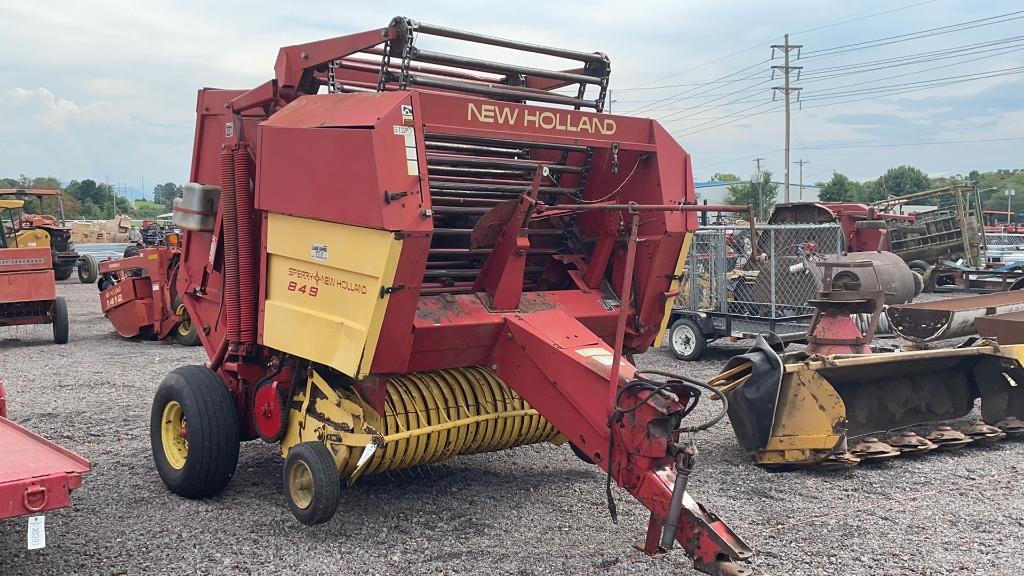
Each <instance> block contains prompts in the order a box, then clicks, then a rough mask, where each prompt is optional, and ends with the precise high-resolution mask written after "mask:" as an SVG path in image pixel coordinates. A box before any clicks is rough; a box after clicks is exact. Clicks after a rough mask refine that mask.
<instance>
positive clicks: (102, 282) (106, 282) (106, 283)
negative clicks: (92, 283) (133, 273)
mask: <svg viewBox="0 0 1024 576" xmlns="http://www.w3.org/2000/svg"><path fill="white" fill-rule="evenodd" d="M113 285H114V280H113V279H112V278H111V277H110V276H109V275H107V274H104V275H103V276H100V279H99V280H97V281H96V288H99V291H100V292H103V291H104V290H106V289H108V288H111V287H112V286H113Z"/></svg>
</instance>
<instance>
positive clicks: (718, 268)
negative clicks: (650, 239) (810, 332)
mask: <svg viewBox="0 0 1024 576" xmlns="http://www.w3.org/2000/svg"><path fill="white" fill-rule="evenodd" d="M756 231H757V239H756V240H754V241H753V245H755V246H756V247H755V248H752V241H751V236H752V235H751V233H749V232H748V231H747V230H746V229H745V228H744V227H735V226H733V227H730V226H703V227H701V228H700V229H699V230H697V231H696V232H694V233H692V234H690V235H689V237H688V240H687V243H686V244H687V245H686V248H684V251H685V252H686V256H685V260H686V268H685V270H684V272H683V278H682V281H681V287H680V293H679V295H678V296H677V297H676V298H675V301H674V305H673V307H672V314H671V317H670V319H669V333H668V338H667V342H668V345H669V349H670V350H671V351H672V354H673V355H675V357H676V358H678V359H680V360H698V359H699V358H700V357H701V356H702V355H703V354H704V352H705V350H706V348H707V345H708V344H709V343H711V342H713V341H715V340H716V339H719V338H728V339H730V340H732V341H736V340H744V339H751V338H756V337H757V336H758V335H762V334H765V335H769V334H770V335H771V336H770V337H769V338H770V339H771V340H772V342H773V344H774V346H775V347H776V349H778V350H780V351H781V350H782V349H783V348H785V345H786V344H787V343H789V342H798V341H802V340H803V339H804V338H805V337H806V334H807V328H808V326H810V323H811V317H812V316H813V315H814V308H813V307H812V306H811V305H810V304H808V303H807V301H808V300H810V299H812V298H814V296H815V294H816V293H817V289H818V281H817V278H816V277H815V276H814V275H813V274H812V270H811V269H810V267H811V266H814V262H816V261H820V260H824V259H826V258H830V257H831V258H835V257H837V256H838V255H839V254H842V253H843V251H844V240H843V230H842V228H841V227H840V226H839V225H838V224H812V225H803V224H784V225H775V224H759V225H757V226H756Z"/></svg>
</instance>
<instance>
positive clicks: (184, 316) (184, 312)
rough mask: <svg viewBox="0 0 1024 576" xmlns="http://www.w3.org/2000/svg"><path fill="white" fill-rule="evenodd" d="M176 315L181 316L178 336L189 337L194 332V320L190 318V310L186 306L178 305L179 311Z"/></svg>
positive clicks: (176, 311)
mask: <svg viewBox="0 0 1024 576" xmlns="http://www.w3.org/2000/svg"><path fill="white" fill-rule="evenodd" d="M174 313H175V314H177V315H178V316H181V322H179V323H178V334H181V335H182V336H188V333H189V332H191V331H192V320H191V319H189V317H188V309H187V308H185V305H184V304H178V309H177V310H175V311H174Z"/></svg>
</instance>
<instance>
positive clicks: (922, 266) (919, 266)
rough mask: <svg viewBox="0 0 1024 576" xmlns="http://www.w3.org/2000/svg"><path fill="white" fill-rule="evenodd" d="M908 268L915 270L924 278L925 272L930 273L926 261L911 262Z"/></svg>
mask: <svg viewBox="0 0 1024 576" xmlns="http://www.w3.org/2000/svg"><path fill="white" fill-rule="evenodd" d="M907 267H908V268H910V269H911V270H913V271H914V272H917V273H918V274H920V275H921V276H922V277H923V276H924V274H925V272H927V271H928V263H927V262H925V261H924V260H911V261H910V262H907Z"/></svg>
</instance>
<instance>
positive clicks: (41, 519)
mask: <svg viewBox="0 0 1024 576" xmlns="http://www.w3.org/2000/svg"><path fill="white" fill-rule="evenodd" d="M40 548H46V516H29V518H28V549H29V550H39V549H40Z"/></svg>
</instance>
